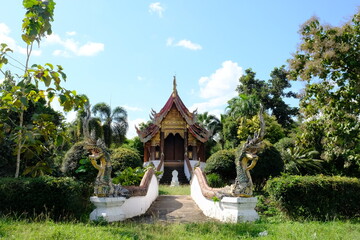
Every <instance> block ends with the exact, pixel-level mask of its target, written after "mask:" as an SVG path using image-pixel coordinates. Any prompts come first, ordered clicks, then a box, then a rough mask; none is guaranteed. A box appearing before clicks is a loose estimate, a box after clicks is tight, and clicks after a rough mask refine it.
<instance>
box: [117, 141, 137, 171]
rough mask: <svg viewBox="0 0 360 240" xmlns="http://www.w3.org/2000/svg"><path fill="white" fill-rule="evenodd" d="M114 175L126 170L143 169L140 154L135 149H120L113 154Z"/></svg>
mask: <svg viewBox="0 0 360 240" xmlns="http://www.w3.org/2000/svg"><path fill="white" fill-rule="evenodd" d="M111 164H112V167H113V173H115V172H117V171H124V170H125V169H126V168H128V167H131V168H136V167H142V161H141V158H140V155H139V153H138V152H137V151H136V150H134V149H129V148H123V147H119V148H117V149H115V150H114V152H113V153H112V154H111Z"/></svg>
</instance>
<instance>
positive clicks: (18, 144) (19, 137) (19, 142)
mask: <svg viewBox="0 0 360 240" xmlns="http://www.w3.org/2000/svg"><path fill="white" fill-rule="evenodd" d="M23 125H24V110H22V111H21V112H20V131H19V136H18V142H17V155H16V171H15V178H18V177H19V172H20V162H21V158H20V155H21V148H22V138H23V129H22V128H23Z"/></svg>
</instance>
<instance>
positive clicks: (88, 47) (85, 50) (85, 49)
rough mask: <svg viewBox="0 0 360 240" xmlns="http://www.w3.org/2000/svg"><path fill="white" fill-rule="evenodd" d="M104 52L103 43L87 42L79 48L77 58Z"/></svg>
mask: <svg viewBox="0 0 360 240" xmlns="http://www.w3.org/2000/svg"><path fill="white" fill-rule="evenodd" d="M102 51H104V44H103V43H94V42H88V43H86V44H84V45H82V46H81V47H79V49H78V51H77V55H78V56H94V55H96V54H97V53H98V52H102Z"/></svg>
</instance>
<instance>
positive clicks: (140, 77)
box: [136, 76, 145, 81]
mask: <svg viewBox="0 0 360 240" xmlns="http://www.w3.org/2000/svg"><path fill="white" fill-rule="evenodd" d="M136 79H137V80H139V81H143V80H144V79H145V78H144V77H142V76H137V77H136Z"/></svg>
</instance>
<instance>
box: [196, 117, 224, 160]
mask: <svg viewBox="0 0 360 240" xmlns="http://www.w3.org/2000/svg"><path fill="white" fill-rule="evenodd" d="M197 121H198V123H199V124H200V126H202V127H204V128H205V129H206V130H207V131H209V132H210V133H211V136H210V138H209V140H208V141H207V142H206V143H205V158H206V159H208V158H209V157H210V156H211V154H213V153H214V152H215V151H216V150H218V149H217V148H219V147H216V146H217V140H218V141H219V142H220V138H221V136H220V132H221V129H222V124H221V121H220V120H219V119H218V118H217V117H216V116H215V115H212V114H209V113H208V112H204V113H202V114H198V115H197Z"/></svg>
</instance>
